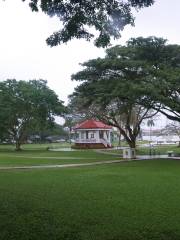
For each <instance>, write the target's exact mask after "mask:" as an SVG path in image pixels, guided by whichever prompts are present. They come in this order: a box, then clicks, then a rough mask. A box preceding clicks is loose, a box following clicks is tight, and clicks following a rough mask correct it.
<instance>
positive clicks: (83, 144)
mask: <svg viewBox="0 0 180 240" xmlns="http://www.w3.org/2000/svg"><path fill="white" fill-rule="evenodd" d="M73 131H74V133H75V147H77V148H95V149H97V148H110V147H112V145H111V132H112V127H111V126H109V125H106V124H104V123H103V122H100V121H96V120H93V119H91V120H86V121H84V122H82V123H80V124H77V125H76V126H75V127H74V128H73Z"/></svg>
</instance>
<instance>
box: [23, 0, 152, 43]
mask: <svg viewBox="0 0 180 240" xmlns="http://www.w3.org/2000/svg"><path fill="white" fill-rule="evenodd" d="M22 1H26V2H29V5H30V7H31V9H32V11H39V10H42V11H43V12H44V13H45V14H47V15H49V16H51V17H54V16H56V17H58V18H59V20H60V22H61V23H62V29H61V30H59V31H57V32H54V33H53V34H52V35H51V36H50V37H49V38H48V39H47V43H48V44H49V45H50V46H56V45H58V44H61V43H66V42H68V41H70V40H71V39H73V38H77V39H82V38H84V39H86V40H88V41H89V40H90V39H92V38H94V36H95V34H94V33H93V31H90V30H91V28H93V29H95V30H96V31H97V32H98V33H99V35H98V37H97V38H96V39H95V45H96V46H98V47H100V46H101V47H105V46H107V45H109V43H110V40H111V37H113V38H115V39H117V38H119V37H120V31H121V30H123V28H124V26H126V25H127V24H131V25H133V24H134V17H133V14H132V8H135V9H141V8H143V7H149V6H151V5H152V4H153V3H154V0H127V1H123V0H113V1H112V0H94V1H89V0H83V1H82V0H69V1H67V0H22Z"/></svg>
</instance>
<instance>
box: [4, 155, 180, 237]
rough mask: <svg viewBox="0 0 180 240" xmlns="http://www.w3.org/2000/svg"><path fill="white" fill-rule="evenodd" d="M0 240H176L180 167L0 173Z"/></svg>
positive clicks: (158, 164) (157, 164)
mask: <svg viewBox="0 0 180 240" xmlns="http://www.w3.org/2000/svg"><path fill="white" fill-rule="evenodd" d="M0 183H1V184H0V239H1V240H37V239H40V240H46V239H48V240H179V239H180V224H179V222H180V161H174V160H151V161H143V162H131V163H130V162H129V163H121V164H113V165H101V166H94V167H81V168H71V169H51V170H48V169H46V170H25V171H22V170H19V171H17V170H9V171H0Z"/></svg>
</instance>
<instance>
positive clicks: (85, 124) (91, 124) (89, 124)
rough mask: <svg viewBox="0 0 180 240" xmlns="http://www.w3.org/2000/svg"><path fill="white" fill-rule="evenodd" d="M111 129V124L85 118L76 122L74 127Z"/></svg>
mask: <svg viewBox="0 0 180 240" xmlns="http://www.w3.org/2000/svg"><path fill="white" fill-rule="evenodd" d="M96 128H100V129H112V127H111V126H109V125H106V124H104V123H103V122H100V121H96V120H93V119H91V120H86V121H84V122H82V123H80V124H77V125H76V126H75V127H74V129H96Z"/></svg>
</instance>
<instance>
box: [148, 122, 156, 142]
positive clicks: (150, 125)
mask: <svg viewBox="0 0 180 240" xmlns="http://www.w3.org/2000/svg"><path fill="white" fill-rule="evenodd" d="M147 126H148V127H149V130H150V131H149V134H150V142H151V141H152V139H151V132H152V127H153V126H155V123H154V120H153V119H152V118H150V119H148V121H147Z"/></svg>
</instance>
